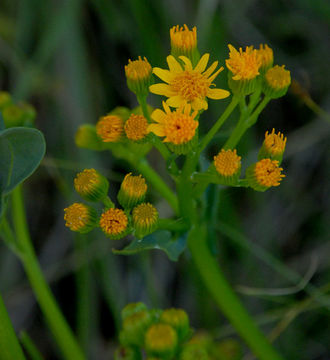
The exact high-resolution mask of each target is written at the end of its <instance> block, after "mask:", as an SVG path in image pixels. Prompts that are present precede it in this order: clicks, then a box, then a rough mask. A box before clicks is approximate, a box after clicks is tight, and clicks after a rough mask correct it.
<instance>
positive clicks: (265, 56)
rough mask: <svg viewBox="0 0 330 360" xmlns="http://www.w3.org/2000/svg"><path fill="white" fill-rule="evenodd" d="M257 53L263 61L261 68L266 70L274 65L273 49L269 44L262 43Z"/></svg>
mask: <svg viewBox="0 0 330 360" xmlns="http://www.w3.org/2000/svg"><path fill="white" fill-rule="evenodd" d="M257 54H258V57H259V59H260V61H261V68H260V69H261V70H263V71H265V70H267V69H269V68H270V67H271V66H273V61H274V54H273V50H272V49H271V48H270V47H269V46H268V45H267V44H260V46H259V49H258V50H257Z"/></svg>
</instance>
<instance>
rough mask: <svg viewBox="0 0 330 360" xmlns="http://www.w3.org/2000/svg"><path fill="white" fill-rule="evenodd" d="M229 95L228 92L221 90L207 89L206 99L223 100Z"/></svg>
mask: <svg viewBox="0 0 330 360" xmlns="http://www.w3.org/2000/svg"><path fill="white" fill-rule="evenodd" d="M229 95H230V92H229V91H227V90H223V89H209V91H208V92H207V97H208V98H210V99H215V100H220V99H225V98H226V97H228V96H229Z"/></svg>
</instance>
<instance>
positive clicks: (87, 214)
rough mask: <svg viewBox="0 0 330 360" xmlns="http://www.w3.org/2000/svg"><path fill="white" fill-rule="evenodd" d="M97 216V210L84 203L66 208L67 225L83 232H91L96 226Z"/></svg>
mask: <svg viewBox="0 0 330 360" xmlns="http://www.w3.org/2000/svg"><path fill="white" fill-rule="evenodd" d="M97 218H98V216H97V213H96V210H95V209H93V208H92V207H91V206H88V205H85V204H82V203H74V204H72V205H70V206H69V207H67V208H65V209H64V220H65V226H67V227H68V228H70V230H72V231H76V232H79V233H81V234H85V233H88V232H90V231H91V230H92V229H93V228H94V227H95V226H96V224H97Z"/></svg>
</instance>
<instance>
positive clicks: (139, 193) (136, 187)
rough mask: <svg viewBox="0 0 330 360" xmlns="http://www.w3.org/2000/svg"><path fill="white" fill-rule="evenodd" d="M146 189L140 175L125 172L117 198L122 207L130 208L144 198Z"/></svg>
mask: <svg viewBox="0 0 330 360" xmlns="http://www.w3.org/2000/svg"><path fill="white" fill-rule="evenodd" d="M147 189H148V186H147V184H146V181H145V179H144V178H143V177H142V176H141V175H139V176H133V175H132V173H129V174H127V175H126V176H125V178H124V180H123V182H122V183H121V185H120V190H119V192H118V196H117V198H118V201H119V204H120V205H121V206H122V207H123V208H124V209H131V208H132V207H134V206H135V205H137V204H139V203H141V202H142V201H143V200H144V198H145V195H146V192H147Z"/></svg>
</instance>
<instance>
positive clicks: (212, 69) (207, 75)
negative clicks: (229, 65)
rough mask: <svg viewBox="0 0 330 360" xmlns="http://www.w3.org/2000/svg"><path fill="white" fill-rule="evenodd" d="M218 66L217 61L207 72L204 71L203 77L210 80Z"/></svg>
mask: <svg viewBox="0 0 330 360" xmlns="http://www.w3.org/2000/svg"><path fill="white" fill-rule="evenodd" d="M217 66H218V62H217V61H215V62H214V63H213V64H212V65H211V66H210V67H209V68H208V69H207V70H206V71H204V73H203V75H204V76H205V77H207V78H208V77H209V76H210V75H211V74H212V73H213V71H214V70H215V69H216V67H217Z"/></svg>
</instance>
